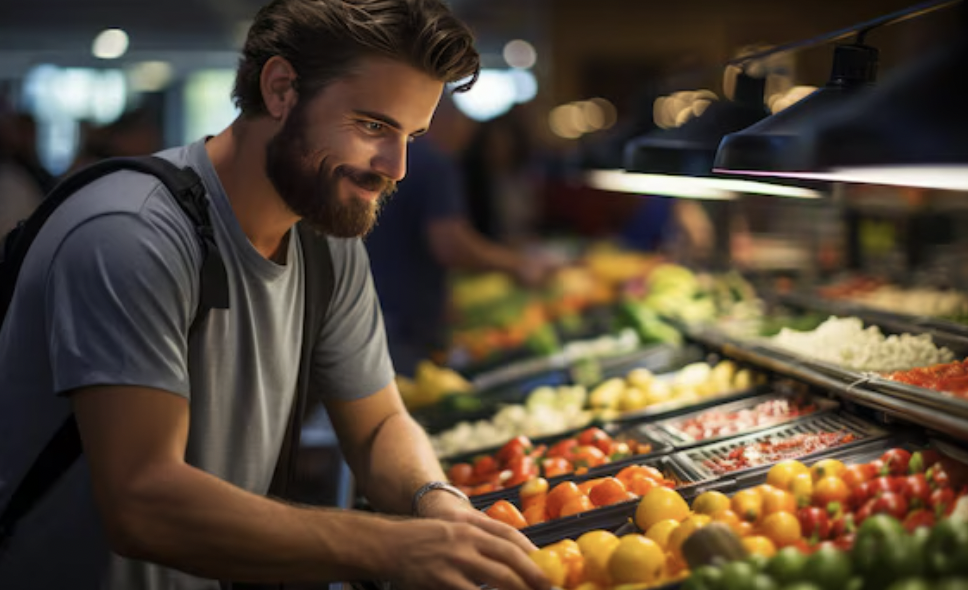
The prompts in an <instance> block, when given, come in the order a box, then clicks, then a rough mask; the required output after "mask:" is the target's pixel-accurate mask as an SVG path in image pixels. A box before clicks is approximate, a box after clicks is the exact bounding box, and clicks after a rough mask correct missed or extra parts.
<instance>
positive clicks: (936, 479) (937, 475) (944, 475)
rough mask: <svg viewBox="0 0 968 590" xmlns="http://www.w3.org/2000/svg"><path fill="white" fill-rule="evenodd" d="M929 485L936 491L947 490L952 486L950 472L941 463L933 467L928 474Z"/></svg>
mask: <svg viewBox="0 0 968 590" xmlns="http://www.w3.org/2000/svg"><path fill="white" fill-rule="evenodd" d="M926 477H927V479H928V483H930V484H931V487H932V488H934V489H938V488H947V487H950V486H951V477H950V476H949V475H948V471H947V470H946V469H945V468H944V465H942V464H941V463H935V464H934V465H932V466H931V467H930V468H929V469H928V472H927V474H926Z"/></svg>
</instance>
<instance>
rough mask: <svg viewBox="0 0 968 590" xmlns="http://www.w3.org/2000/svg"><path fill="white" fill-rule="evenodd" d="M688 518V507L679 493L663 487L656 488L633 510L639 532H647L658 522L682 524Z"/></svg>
mask: <svg viewBox="0 0 968 590" xmlns="http://www.w3.org/2000/svg"><path fill="white" fill-rule="evenodd" d="M687 516H689V505H688V504H686V501H685V500H683V499H682V496H680V495H679V492H677V491H675V490H671V489H669V488H665V487H656V488H653V489H652V490H651V491H649V493H648V494H646V495H645V496H643V497H642V499H641V500H639V506H638V508H636V510H635V524H636V525H637V526H638V527H639V530H642V531H647V530H649V528H650V527H651V526H652V525H654V524H655V523H657V522H659V521H660V520H666V519H670V518H671V519H672V520H675V521H678V522H682V521H683V520H685V518H686V517H687Z"/></svg>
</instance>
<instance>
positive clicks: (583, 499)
mask: <svg viewBox="0 0 968 590" xmlns="http://www.w3.org/2000/svg"><path fill="white" fill-rule="evenodd" d="M594 508H595V506H594V505H593V504H592V501H591V500H589V499H588V496H578V497H577V498H572V499H571V500H568V501H567V502H565V505H564V506H562V507H561V512H560V513H559V514H558V516H559V518H564V517H566V516H571V515H573V514H579V513H581V512H587V511H589V510H592V509H594Z"/></svg>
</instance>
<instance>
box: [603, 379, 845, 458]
mask: <svg viewBox="0 0 968 590" xmlns="http://www.w3.org/2000/svg"><path fill="white" fill-rule="evenodd" d="M839 407H840V404H838V403H837V402H836V401H834V400H831V399H826V398H821V397H816V396H813V395H809V394H779V393H768V394H764V395H758V396H755V397H749V398H745V399H741V400H738V401H735V402H729V403H721V404H717V405H714V406H711V407H710V408H708V409H703V410H697V411H693V412H689V413H688V414H683V415H681V416H677V417H673V418H667V419H665V420H662V421H659V422H656V423H654V424H652V425H650V428H651V429H652V430H653V431H657V432H658V435H659V436H660V437H662V438H663V439H664V440H665V442H667V443H668V444H669V445H671V446H672V447H673V448H675V449H676V450H685V449H688V448H692V447H695V446H699V445H707V444H712V443H715V442H719V441H722V440H727V439H730V438H733V437H736V436H741V435H746V434H752V433H755V432H759V431H762V430H766V429H769V428H773V427H776V426H780V425H782V424H785V423H788V422H796V421H799V420H803V419H806V418H807V417H810V416H815V415H818V414H822V413H825V412H832V411H834V410H836V409H838V408H839ZM713 413H715V417H714V416H713ZM744 416H746V418H745V419H744ZM721 427H722V428H721ZM638 428H640V427H639V426H630V427H628V428H627V429H624V430H622V431H621V432H622V433H623V434H624V433H627V432H634V431H635V430H637V429H638ZM697 429H698V430H700V431H701V432H702V434H697ZM707 433H708V434H707Z"/></svg>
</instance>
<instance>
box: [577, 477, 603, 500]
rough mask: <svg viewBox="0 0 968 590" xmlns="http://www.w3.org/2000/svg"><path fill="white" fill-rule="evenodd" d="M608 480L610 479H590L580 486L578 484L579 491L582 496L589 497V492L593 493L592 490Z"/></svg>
mask: <svg viewBox="0 0 968 590" xmlns="http://www.w3.org/2000/svg"><path fill="white" fill-rule="evenodd" d="M606 479H608V478H607V477H598V478H595V479H589V480H588V481H583V482H581V483H580V484H578V491H580V492H581V493H582V494H584V495H586V496H587V495H588V494H589V492H591V491H592V488H594V487H595V486H597V485H598V484H600V483H602V482H603V481H605V480H606Z"/></svg>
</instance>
